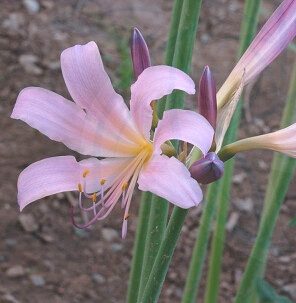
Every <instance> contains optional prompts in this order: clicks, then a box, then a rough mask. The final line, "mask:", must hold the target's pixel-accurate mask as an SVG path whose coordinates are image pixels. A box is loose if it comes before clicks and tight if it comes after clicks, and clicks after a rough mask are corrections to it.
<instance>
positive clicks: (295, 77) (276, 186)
mask: <svg viewBox="0 0 296 303" xmlns="http://www.w3.org/2000/svg"><path fill="white" fill-rule="evenodd" d="M295 100H296V63H294V70H293V74H292V77H291V80H290V85H289V92H288V96H287V101H286V105H285V109H284V112H283V117H282V121H281V128H284V127H287V126H289V125H290V124H292V123H293V122H294V118H295V109H296V102H295ZM286 161H288V163H290V162H291V167H289V170H292V171H293V170H294V168H295V160H294V161H293V160H291V159H288V158H287V157H286V156H284V155H281V154H278V153H277V154H275V155H274V156H273V160H272V165H271V174H270V177H269V181H268V187H267V191H266V194H265V199H264V205H263V212H262V218H261V222H260V225H262V224H263V221H264V220H263V218H264V216H266V215H267V214H268V212H269V211H270V210H269V208H270V206H272V204H274V203H278V204H280V205H281V204H282V203H283V202H284V201H283V200H284V197H285V195H286V191H285V190H284V188H281V187H280V182H281V179H282V178H284V179H285V182H286V184H287V185H288V184H289V183H290V181H291V179H290V178H289V176H291V175H290V174H289V171H288V172H286V171H285V170H284V169H285V167H286V165H287V164H286ZM288 165H289V164H288ZM287 189H288V186H287V187H286V190H287ZM277 192H281V193H282V195H281V198H282V200H276V201H274V199H275V197H277V195H276V193H277ZM275 220H276V218H275ZM269 241H270V239H269ZM267 252H268V251H266V252H265V254H264V255H263V256H262V266H261V269H260V272H259V273H258V277H263V276H264V272H265V266H266V259H267ZM258 277H257V278H258ZM256 302H258V296H257V292H256V289H255V287H253V290H252V294H251V296H250V300H249V301H248V303H256Z"/></svg>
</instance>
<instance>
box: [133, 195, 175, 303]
mask: <svg viewBox="0 0 296 303" xmlns="http://www.w3.org/2000/svg"><path fill="white" fill-rule="evenodd" d="M168 209H169V204H168V202H167V201H166V200H165V199H162V198H160V197H158V196H155V195H153V198H152V201H151V210H150V217H149V221H148V231H147V237H146V247H145V253H144V260H143V265H142V266H143V271H142V274H141V283H140V288H139V294H138V301H139V302H140V299H141V297H142V295H143V291H144V289H145V286H146V284H147V281H148V278H149V275H150V272H151V269H152V266H153V263H154V261H155V258H156V255H157V252H158V249H159V247H160V244H161V241H162V239H163V237H164V233H165V230H166V224H167V216H168Z"/></svg>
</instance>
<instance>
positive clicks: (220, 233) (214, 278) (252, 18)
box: [182, 0, 261, 303]
mask: <svg viewBox="0 0 296 303" xmlns="http://www.w3.org/2000/svg"><path fill="white" fill-rule="evenodd" d="M260 3H261V1H260V0H259V1H258V0H248V1H247V2H246V7H245V13H244V18H243V23H242V30H241V40H240V47H239V57H240V56H241V55H242V54H243V52H244V51H245V50H246V49H247V47H248V45H249V44H250V43H251V41H252V38H253V36H254V34H255V31H256V27H257V19H258V13H259V8H260ZM241 109H242V102H241V101H240V102H239V104H238V106H237V109H236V111H235V114H234V116H233V118H232V121H231V124H230V127H229V129H228V131H227V133H226V136H225V139H224V142H225V143H228V142H232V141H233V140H235V138H236V132H237V128H238V126H239V122H240V116H241ZM233 165H234V162H233V161H232V160H231V161H229V162H228V163H227V164H226V165H225V176H224V177H223V179H222V180H220V181H219V184H220V186H219V188H218V189H216V188H215V184H213V185H211V186H209V187H208V191H207V195H208V196H212V199H213V201H210V202H209V201H207V203H211V204H212V205H213V209H211V213H210V215H208V214H207V209H205V210H204V211H203V214H202V220H203V216H206V217H208V220H206V221H205V224H206V225H207V228H206V230H209V231H210V227H211V225H212V222H213V219H214V211H215V206H216V204H217V203H218V205H219V209H218V214H217V222H218V223H217V224H216V229H215V235H214V237H213V245H214V246H215V248H216V249H217V251H216V249H212V254H214V253H215V252H216V254H215V256H211V259H212V262H213V263H215V265H216V266H213V265H212V264H210V273H209V279H210V280H211V282H208V283H207V290H206V296H207V297H206V300H208V301H207V302H216V297H217V294H218V289H219V276H220V271H221V259H222V253H223V246H224V236H225V234H224V233H225V224H226V218H227V212H228V203H229V202H228V201H229V195H230V187H231V179H232V171H233ZM221 184H222V185H221ZM212 191H213V193H211V192H212ZM218 200H219V201H218ZM201 227H202V226H201ZM202 238H204V239H203V240H204V241H202V240H201V239H202ZM208 241H209V234H207V235H206V236H204V235H203V232H202V231H201V230H200V231H199V232H198V235H197V239H196V242H195V248H194V251H193V255H192V259H191V264H190V268H189V273H188V276H187V280H186V285H185V291H184V296H183V301H182V302H183V303H194V302H195V300H196V296H197V290H198V286H199V282H200V277H201V274H202V268H203V264H204V260H205V255H206V248H207V245H208ZM213 259H214V261H213ZM211 267H212V268H211ZM209 288H210V289H209ZM211 292H213V294H211Z"/></svg>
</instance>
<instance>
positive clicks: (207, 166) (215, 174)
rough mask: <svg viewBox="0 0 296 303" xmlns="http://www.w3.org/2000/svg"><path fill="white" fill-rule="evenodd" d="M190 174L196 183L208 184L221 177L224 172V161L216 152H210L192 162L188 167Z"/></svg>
mask: <svg viewBox="0 0 296 303" xmlns="http://www.w3.org/2000/svg"><path fill="white" fill-rule="evenodd" d="M189 171H190V174H191V177H192V178H193V179H195V180H196V181H197V182H198V183H202V184H209V183H212V182H214V181H217V180H219V179H220V178H222V176H223V174H224V163H223V162H222V161H221V160H220V159H219V157H218V156H217V154H215V153H213V152H211V153H208V154H207V155H206V156H205V157H204V158H202V159H199V160H197V161H196V162H194V163H193V164H192V165H191V167H190V169H189Z"/></svg>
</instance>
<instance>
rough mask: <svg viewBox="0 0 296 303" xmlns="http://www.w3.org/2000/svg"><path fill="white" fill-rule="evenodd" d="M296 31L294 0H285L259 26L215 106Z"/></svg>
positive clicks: (259, 69) (257, 70) (270, 58)
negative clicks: (258, 30) (260, 26)
mask: <svg viewBox="0 0 296 303" xmlns="http://www.w3.org/2000/svg"><path fill="white" fill-rule="evenodd" d="M295 35H296V1H295V0H284V1H283V2H282V3H281V5H280V6H279V7H278V8H277V9H276V10H275V12H274V13H273V14H272V16H271V17H270V18H269V19H268V21H267V22H266V23H265V25H264V26H263V27H262V29H261V30H260V32H259V33H258V35H257V36H256V37H255V39H254V40H253V42H252V43H251V45H250V46H249V47H248V49H247V50H246V51H245V53H244V54H243V56H242V57H241V58H240V60H239V61H238V63H237V64H236V66H235V67H234V69H233V70H232V72H231V73H230V75H229V76H228V78H227V80H226V81H225V82H224V84H223V85H222V87H221V88H220V90H219V91H218V94H217V102H218V109H220V108H221V107H222V106H224V104H225V103H226V102H227V101H228V100H229V98H230V96H231V95H232V94H233V92H234V91H235V90H236V89H237V88H238V87H239V85H240V82H241V79H242V76H243V74H244V73H245V76H244V85H246V84H248V83H249V82H250V81H251V80H252V79H253V78H254V77H256V76H257V75H258V74H259V73H261V72H262V71H263V70H264V69H265V68H266V67H267V66H268V65H269V64H270V63H271V62H272V61H273V60H274V59H275V58H276V57H277V56H278V55H279V54H280V53H281V52H282V51H283V50H284V49H285V48H286V46H287V45H288V44H289V43H290V42H291V41H292V40H293V39H294V37H295Z"/></svg>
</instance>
